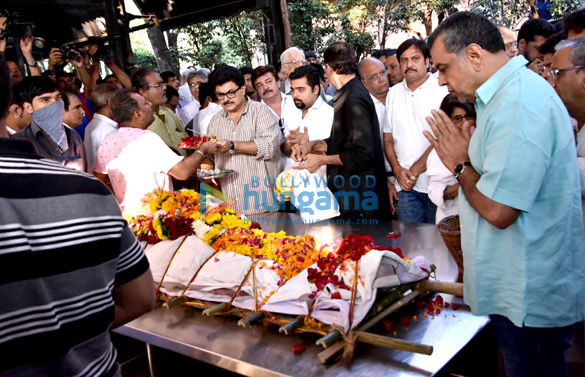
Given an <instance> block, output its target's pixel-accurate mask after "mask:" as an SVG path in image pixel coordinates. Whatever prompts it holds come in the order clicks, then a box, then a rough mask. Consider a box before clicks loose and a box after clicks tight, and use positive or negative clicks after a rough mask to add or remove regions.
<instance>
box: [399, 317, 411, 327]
mask: <svg viewBox="0 0 585 377" xmlns="http://www.w3.org/2000/svg"><path fill="white" fill-rule="evenodd" d="M400 324H401V325H402V326H408V325H410V318H409V317H402V318H400Z"/></svg>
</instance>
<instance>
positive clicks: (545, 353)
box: [425, 12, 585, 377]
mask: <svg viewBox="0 0 585 377" xmlns="http://www.w3.org/2000/svg"><path fill="white" fill-rule="evenodd" d="M429 45H430V46H431V51H432V56H433V64H434V65H435V67H436V68H437V70H438V71H439V75H440V76H439V82H440V83H441V84H442V85H445V86H447V87H448V88H449V91H450V92H451V93H452V94H453V95H454V96H456V97H457V99H459V101H461V102H463V101H466V100H470V101H473V102H475V107H476V109H477V122H476V129H475V131H474V132H473V136H471V132H470V129H469V125H465V124H464V125H463V129H462V130H461V131H460V130H459V129H458V128H457V127H456V126H455V125H453V123H452V122H451V120H450V119H449V118H448V117H447V115H446V114H445V113H444V112H433V118H434V119H433V118H431V117H428V118H427V120H428V122H429V124H430V125H431V127H432V129H433V132H434V136H435V137H433V135H432V134H431V133H430V132H425V135H426V137H427V138H428V140H429V141H430V142H431V143H432V145H433V147H434V148H435V150H436V152H437V154H438V156H439V158H440V159H441V161H442V162H443V164H444V165H445V166H446V167H447V168H448V169H449V170H450V171H451V172H452V173H453V175H454V176H455V178H456V179H457V181H458V182H459V185H460V189H459V192H460V195H459V203H458V205H459V211H460V217H461V225H462V226H461V248H462V250H463V260H464V262H465V274H464V275H463V287H464V290H465V292H464V298H465V302H466V304H468V305H469V306H470V307H471V311H472V312H473V314H475V315H489V316H490V321H491V325H492V328H493V329H494V332H495V335H496V340H497V342H498V346H499V348H500V351H501V353H502V356H503V360H504V367H505V369H506V376H508V377H516V376H547V377H549V376H550V377H564V376H567V363H566V350H567V348H568V347H569V346H570V341H571V337H572V335H573V333H574V331H575V323H577V322H580V321H582V320H583V319H584V318H585V300H583V287H584V286H585V239H584V236H583V214H582V212H581V208H580V207H581V205H580V204H581V193H580V190H579V182H578V180H579V177H578V174H579V173H578V169H577V161H576V159H577V156H576V151H575V141H574V138H573V135H572V132H571V128H570V125H569V115H568V114H567V111H566V109H564V106H563V103H562V102H561V99H560V98H559V97H558V96H557V95H556V93H555V92H554V90H553V89H552V87H551V86H550V85H549V84H548V83H546V82H545V81H544V80H543V79H542V78H541V77H537V76H535V75H534V74H533V73H532V72H530V71H529V70H528V69H527V67H526V63H527V60H526V59H525V58H524V57H523V56H517V57H515V58H513V59H510V58H509V57H508V55H507V54H506V52H505V51H504V42H503V40H502V38H501V36H500V35H499V33H498V30H497V27H496V26H495V25H494V24H493V23H492V22H491V21H490V20H489V19H487V18H486V17H484V16H481V15H479V14H477V13H472V12H457V13H454V14H453V15H451V16H450V17H449V18H447V19H446V20H444V21H443V22H442V23H441V25H439V27H438V28H437V29H435V31H434V32H433V34H432V35H431V36H430V38H429ZM565 63H566V65H562V66H561V65H559V66H558V69H565V68H569V67H570V66H573V65H574V63H572V64H571V63H569V62H568V61H565ZM553 65H554V63H553ZM553 68H554V67H553ZM579 72H580V71H579V70H576V69H574V70H571V71H563V72H561V73H560V75H565V74H570V75H572V77H573V79H575V78H576V77H577V76H578V75H583V73H579ZM576 74H577V75H576ZM559 77H560V76H559ZM580 77H581V82H583V76H580Z"/></svg>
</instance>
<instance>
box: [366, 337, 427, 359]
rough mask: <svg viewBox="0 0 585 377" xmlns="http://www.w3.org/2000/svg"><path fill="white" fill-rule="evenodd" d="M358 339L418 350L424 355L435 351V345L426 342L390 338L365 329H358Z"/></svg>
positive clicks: (407, 349)
mask: <svg viewBox="0 0 585 377" xmlns="http://www.w3.org/2000/svg"><path fill="white" fill-rule="evenodd" d="M355 334H356V336H357V340H358V341H359V342H361V343H367V344H371V345H374V346H382V347H386V348H393V349H397V350H400V351H408V352H416V353H421V354H424V355H431V354H432V353H433V346H428V345H426V344H421V343H415V342H408V341H406V340H402V339H396V338H390V337H387V336H383V335H378V334H372V333H369V332H364V331H356V332H355Z"/></svg>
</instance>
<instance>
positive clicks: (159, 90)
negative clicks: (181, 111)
mask: <svg viewBox="0 0 585 377" xmlns="http://www.w3.org/2000/svg"><path fill="white" fill-rule="evenodd" d="M132 86H133V87H134V88H135V89H136V90H137V91H138V94H140V95H141V96H143V97H144V98H146V100H147V101H149V102H150V103H151V105H152V110H153V111H154V121H153V122H152V124H151V125H150V126H149V127H148V129H149V130H150V131H152V132H154V133H155V134H157V135H158V136H160V138H161V139H162V140H163V141H164V142H165V144H166V145H167V146H168V147H169V148H171V149H172V150H173V151H174V152H175V153H177V154H180V155H181V156H186V155H187V153H186V151H185V150H184V149H179V148H178V146H179V144H181V139H182V138H184V137H188V136H189V135H187V133H186V132H185V130H184V129H183V125H182V124H181V121H180V120H179V118H177V116H176V115H175V113H174V112H173V111H172V110H171V109H169V108H167V107H164V106H162V104H164V103H165V102H167V97H166V94H165V88H166V84H165V83H164V81H163V80H162V78H161V77H160V75H159V74H158V73H156V71H154V70H153V69H150V68H145V67H142V68H139V69H138V70H137V71H136V72H134V74H133V75H132Z"/></svg>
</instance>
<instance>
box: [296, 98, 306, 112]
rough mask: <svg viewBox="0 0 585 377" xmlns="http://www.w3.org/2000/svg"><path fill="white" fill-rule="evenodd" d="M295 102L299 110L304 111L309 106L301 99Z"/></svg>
mask: <svg viewBox="0 0 585 377" xmlns="http://www.w3.org/2000/svg"><path fill="white" fill-rule="evenodd" d="M294 102H295V106H296V107H297V109H301V110H303V109H305V108H306V107H307V105H306V104H305V103H304V102H303V101H301V100H300V99H295V100H294Z"/></svg>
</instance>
